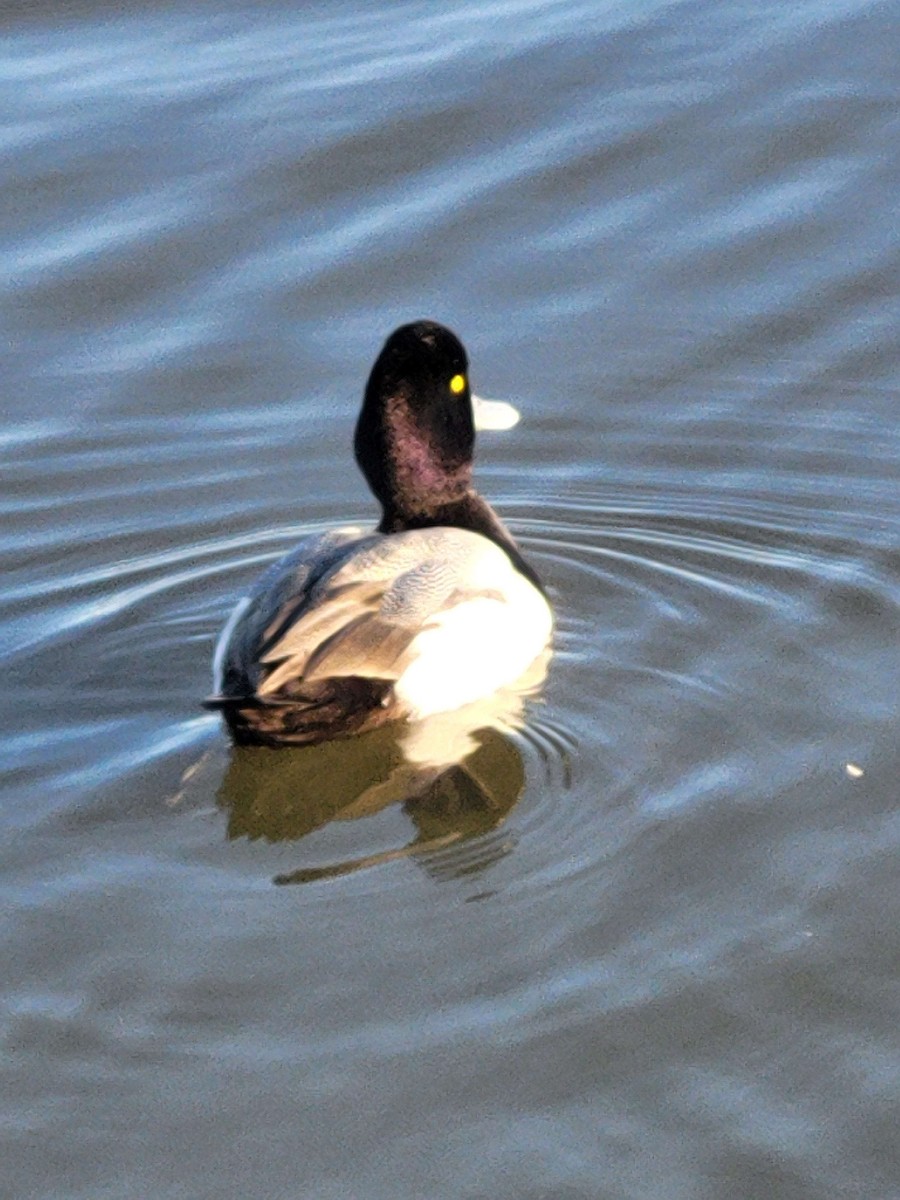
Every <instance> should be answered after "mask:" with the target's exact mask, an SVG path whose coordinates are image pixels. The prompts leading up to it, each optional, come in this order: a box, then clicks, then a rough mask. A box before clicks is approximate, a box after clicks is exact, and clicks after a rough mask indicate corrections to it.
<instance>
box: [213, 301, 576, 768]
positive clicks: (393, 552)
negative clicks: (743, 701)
mask: <svg viewBox="0 0 900 1200" xmlns="http://www.w3.org/2000/svg"><path fill="white" fill-rule="evenodd" d="M477 402H478V398H477V397H474V398H473V393H472V391H471V388H470V384H469V361H468V356H467V354H466V350H465V348H464V346H463V344H462V342H461V341H460V340H459V338H458V337H457V336H456V334H454V333H453V332H452V331H451V330H450V329H448V328H447V327H446V326H444V325H442V324H440V323H438V322H437V321H432V320H419V321H414V322H412V323H410V324H405V325H401V326H400V327H399V328H398V329H396V330H394V332H393V333H392V334H391V335H390V337H388V339H387V341H386V342H385V343H384V346H383V348H382V350H381V352H380V354H379V355H378V357H377V358H376V360H375V363H374V365H373V367H372V369H371V372H370V374H369V378H368V382H367V383H366V387H365V391H364V395H363V402H362V408H361V410H360V413H359V418H358V421H357V424H356V431H355V436H354V443H353V445H354V453H355V457H356V462H357V465H358V467H359V469H360V470H361V472H362V474H363V476H364V477H365V479H366V481H367V483H368V485H369V488H370V490H371V491H372V494H373V495H374V497H375V499H376V500H377V501H378V503H379V504H380V506H381V520H380V522H379V524H378V526H377V528H376V529H375V530H374V531H371V530H370V531H367V530H366V529H364V528H362V527H359V526H349V527H342V528H337V529H331V530H327V531H324V532H316V533H311V534H309V535H307V536H306V537H305V538H304V539H303V540H302V541H301V542H300V543H299V545H297V546H296V547H295V548H294V549H293V550H291V551H290V552H289V553H288V554H286V555H285V556H284V557H283V558H281V559H280V560H279V561H277V562H276V563H274V564H272V566H270V567H269V569H268V570H267V571H265V572H264V573H263V575H262V576H261V577H260V578H259V579H258V580H257V582H256V584H255V585H254V586H253V587H252V588H251V590H250V592H249V594H248V595H247V596H245V597H244V598H243V599H241V600H240V601H239V602H238V604H237V605H236V607H235V608H234V610H233V612H232V613H231V616H230V617H229V619H228V621H227V623H226V625H225V627H224V629H223V630H222V633H221V634H220V636H219V639H218V642H217V644H216V649H215V653H214V660H213V676H214V678H213V688H214V693H213V695H212V696H211V697H209V699H208V700H207V701H206V702H205V703H206V707H208V708H211V709H214V710H218V711H219V712H220V713H221V714H222V716H223V717H224V720H225V722H226V725H227V727H228V730H229V732H230V734H231V737H232V739H233V740H234V741H235V742H236V743H238V744H248V743H249V744H254V743H255V744H263V745H270V746H283V745H304V744H315V743H320V742H325V741H331V740H334V739H337V738H341V737H349V736H354V735H358V734H363V733H365V732H367V731H369V730H371V729H375V728H377V727H379V726H382V725H384V724H386V723H388V722H392V721H397V722H406V723H415V722H417V721H424V720H426V719H427V718H429V717H431V716H433V715H434V714H439V713H447V712H451V711H452V710H455V709H461V708H464V707H465V706H466V705H470V704H474V703H475V702H477V701H480V700H482V699H483V698H484V697H487V696H490V695H491V694H492V693H494V692H496V691H497V690H498V689H504V688H514V687H515V684H516V681H517V680H519V679H520V678H523V677H526V678H527V676H528V672H529V668H531V667H533V665H534V664H535V662H536V661H537V660H538V659H539V658H541V657H542V656H546V654H547V650H548V646H549V643H550V640H551V635H552V630H553V614H552V611H551V607H550V604H549V601H548V597H547V592H546V589H545V587H544V585H543V584H542V582H541V580H540V578H539V577H538V575H537V573H536V571H535V570H534V568H533V567H532V566H531V565H530V564H529V563H528V562H526V561H525V559H524V558H523V556H522V553H521V551H520V549H519V547H518V546H517V544H516V542H515V541H514V539H513V537H512V535H511V534H510V533H509V531H508V530H507V528H506V527H505V525H504V524H503V523H502V522H501V520H500V518H499V517H498V516H497V514H496V513H495V512H494V510H493V509H492V508H491V506H490V505H489V504H488V502H487V501H486V500H485V499H483V497H482V496H480V495H479V494H478V492H477V491H476V489H475V487H474V485H473V482H472V460H473V454H474V446H475V430H476V415H475V409H474V408H473V405H474V404H476V403H477ZM514 411H515V410H512V409H511V406H495V408H494V410H493V412H492V415H491V417H488V418H487V420H486V421H485V424H487V425H488V426H489V427H491V426H492V427H495V428H496V427H500V426H503V425H509V424H511V423H512V422H511V420H509V419H508V418H509V413H510V412H513V413H514Z"/></svg>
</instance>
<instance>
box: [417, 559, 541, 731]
mask: <svg viewBox="0 0 900 1200" xmlns="http://www.w3.org/2000/svg"><path fill="white" fill-rule="evenodd" d="M510 576H511V578H510V579H509V580H506V581H504V583H505V587H504V593H505V595H504V597H503V598H502V599H499V598H498V599H492V598H491V597H490V596H475V597H473V598H472V599H470V600H464V601H462V602H461V603H460V604H457V605H455V606H454V607H453V608H451V609H448V610H447V611H446V612H441V613H439V614H437V616H436V617H434V618H433V620H432V621H431V622H429V624H428V626H427V627H426V628H425V629H423V630H422V632H421V633H420V634H418V635H417V636H416V637H415V638H414V639H413V641H412V643H411V645H410V651H411V653H412V656H413V658H412V662H411V663H410V665H409V666H408V667H407V668H406V670H405V671H404V672H403V674H402V675H401V676H400V678H399V679H398V680H397V683H396V684H395V687H394V692H395V695H396V696H397V698H398V699H399V700H400V701H401V702H402V703H403V704H404V705H406V706H408V708H409V715H410V717H411V718H412V719H413V720H418V719H421V718H422V717H427V716H430V715H431V714H432V713H439V712H447V711H449V710H451V709H454V708H459V707H461V706H462V705H463V704H469V703H471V702H472V701H473V700H478V699H480V698H481V697H482V696H487V695H489V694H490V693H491V692H494V691H496V690H497V689H498V688H501V687H504V686H505V685H506V684H511V683H514V682H515V681H516V680H517V679H518V678H519V677H520V676H521V675H522V674H523V673H524V672H525V671H526V670H527V669H528V667H530V666H531V664H532V663H533V662H534V660H535V659H536V658H537V656H538V655H539V654H540V653H541V651H542V650H543V649H544V647H545V646H546V645H547V642H548V640H549V638H550V631H551V628H552V625H553V618H552V616H551V614H550V608H549V606H548V605H547V602H546V600H545V599H544V597H543V596H542V595H541V594H540V592H538V591H537V590H536V589H535V588H534V587H532V585H531V584H530V583H529V582H528V580H527V579H525V578H524V577H523V576H521V575H519V574H518V572H514V571H512V570H511V571H510Z"/></svg>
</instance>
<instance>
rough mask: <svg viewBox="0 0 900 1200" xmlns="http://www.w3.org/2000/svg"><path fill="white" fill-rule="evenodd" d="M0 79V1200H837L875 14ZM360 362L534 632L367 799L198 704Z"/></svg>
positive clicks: (885, 709) (850, 1015) (16, 69)
mask: <svg viewBox="0 0 900 1200" xmlns="http://www.w3.org/2000/svg"><path fill="white" fill-rule="evenodd" d="M3 34H4V36H3V43H2V58H0V89H2V102H3V107H2V111H3V114H4V117H3V124H2V130H0V136H2V147H3V155H4V170H3V172H2V175H0V194H2V199H0V204H2V211H3V221H2V230H3V235H2V246H0V260H2V271H0V295H2V304H3V329H4V335H5V336H4V344H5V353H4V359H5V363H4V386H3V388H2V404H3V426H2V452H3V466H4V477H5V481H6V486H5V488H4V490H3V495H2V506H3V514H4V520H3V526H2V533H0V554H2V567H3V578H4V589H3V596H2V600H0V628H2V645H3V649H4V678H5V682H6V686H5V688H4V692H3V698H2V705H3V728H4V731H5V739H4V746H5V753H4V755H3V804H2V809H0V824H2V830H3V838H2V852H0V853H2V874H0V889H2V903H3V910H4V913H5V917H6V919H5V921H4V926H3V933H2V943H0V944H2V961H3V963H4V969H3V972H2V978H3V984H2V1014H3V1015H2V1030H3V1033H2V1037H3V1047H4V1056H3V1059H2V1066H0V1077H2V1087H0V1096H2V1097H3V1099H2V1112H3V1123H2V1129H0V1191H2V1192H3V1194H4V1195H9V1196H15V1197H17V1198H19V1197H29V1198H30V1197H41V1198H43V1197H65V1198H66V1200H73V1198H76V1200H77V1198H80V1197H84V1198H88V1197H89V1198H90V1200H98V1198H102V1197H126V1196H127V1197H132V1196H140V1195H153V1196H156V1197H160V1198H162V1197H166V1198H168V1197H173V1198H174V1197H182V1196H185V1197H186V1196H190V1197H191V1198H192V1200H193V1198H196V1197H206V1196H209V1197H212V1196H216V1197H222V1196H242V1197H243V1196H274V1195H290V1196H304V1197H305V1196H309V1197H315V1198H316V1200H329V1198H331V1197H346V1196H365V1197H367V1200H374V1198H376V1197H382V1196H383V1197H386V1198H387V1197H391V1198H392V1200H396V1198H397V1197H420V1196H446V1197H460V1198H465V1200H473V1198H475V1197H492V1198H495V1197H510V1198H513V1197H515V1198H516V1200H537V1198H538V1197H551V1196H552V1197H553V1198H554V1200H573V1198H575V1197H585V1198H591V1200H594V1198H596V1197H610V1198H612V1197H615V1198H616V1200H618V1198H620V1197H628V1198H632V1197H633V1198H635V1200H637V1198H643V1197H651V1196H652V1197H658V1196H666V1197H668V1198H671V1200H695V1198H698V1200H699V1198H702V1200H706V1198H712V1197H723V1198H728V1200H733V1198H741V1197H746V1198H747V1200H757V1198H758V1197H760V1196H763V1195H766V1196H768V1195H772V1196H776V1197H779V1198H784V1200H795V1198H798V1200H799V1198H803V1200H806V1198H817V1200H818V1198H822V1200H835V1198H840V1197H848V1198H849V1197H854V1198H855V1197H860V1196H865V1197H866V1198H867V1200H869V1198H876V1197H885V1198H886V1197H891V1196H894V1195H896V1194H897V1192H898V1190H900V1183H898V1162H897V1157H898V1156H897V1150H896V1093H897V1084H898V1074H900V1055H898V1046H897V1034H896V1030H897V1019H898V1013H897V997H896V974H897V966H898V960H900V941H898V933H897V930H898V927H900V922H898V916H900V913H898V905H897V888H896V852H897V847H898V843H900V821H898V816H897V808H896V779H897V771H898V766H900V756H898V751H897V747H896V728H897V716H896V691H897V684H896V681H897V677H898V667H900V661H898V660H900V649H898V647H900V638H898V632H900V502H898V495H897V487H896V474H897V462H898V457H900V438H898V434H897V429H896V416H895V414H896V409H897V400H898V376H897V358H896V335H895V330H896V323H897V318H898V315H900V313H898V307H897V301H896V294H897V278H898V251H897V245H896V215H895V214H896V195H897V192H898V182H900V181H898V179H897V165H896V154H895V147H896V138H897V117H896V113H897V92H898V88H897V78H896V60H897V51H898V45H897V13H896V9H895V7H894V6H892V5H889V4H877V3H872V4H865V3H845V4H840V3H830V4H827V3H824V2H823V0H816V2H810V3H800V4H795V5H791V6H783V5H772V4H759V3H753V4H750V3H743V4H742V3H739V2H737V0H728V2H727V3H720V4H715V5H712V4H708V5H705V4H700V3H695V4H675V5H671V4H669V5H664V4H660V3H649V2H648V3H641V4H638V5H635V4H624V3H606V4H597V3H592V4H590V5H588V4H580V3H577V2H575V0H559V2H557V3H541V4H537V3H528V2H527V0H512V2H510V3H496V4H480V5H479V4H474V3H470V4H463V5H459V6H457V7H456V8H454V9H453V11H452V12H451V13H449V14H447V15H436V14H435V12H434V11H433V9H432V7H431V6H427V5H422V4H414V3H398V4H392V5H385V6H383V8H381V9H379V10H373V9H372V8H371V7H365V6H360V5H357V4H355V3H343V4H340V5H332V6H328V7H326V6H315V5H314V6H311V7H308V8H305V9H304V10H303V11H298V10H297V9H296V8H281V7H280V6H277V5H273V6H269V7H268V8H267V9H266V11H265V12H262V11H261V10H260V11H259V12H253V11H249V10H246V9H241V8H238V7H235V6H228V5H226V6H224V7H223V6H221V5H220V6H217V7H216V8H215V9H213V8H212V7H210V6H205V5H203V4H200V3H197V4H194V5H193V6H189V5H184V4H176V5H172V6H169V7H167V8H166V9H164V10H159V9H151V8H147V9H146V11H140V10H139V9H136V8H134V7H132V9H131V12H130V15H128V16H122V15H121V14H120V13H118V12H117V11H115V10H113V9H111V8H109V7H107V6H104V5H102V4H91V3H85V4H82V5H80V6H67V7H66V15H65V17H63V16H61V15H60V13H54V12H52V11H50V10H49V8H45V7H43V6H34V5H31V6H20V7H19V9H18V10H16V11H14V12H10V11H9V10H8V15H7V16H6V17H5V18H4V26H3ZM419 316H431V317H436V318H437V319H440V320H444V321H446V322H447V323H448V324H450V325H451V326H452V327H453V328H455V329H456V330H457V331H458V332H459V333H460V335H461V336H462V337H463V338H464V340H465V341H466V343H467V345H468V348H469V351H470V356H471V358H472V364H473V365H472V378H473V382H474V385H475V387H476V389H478V390H479V391H481V392H483V393H485V394H488V395H498V396H506V397H509V398H511V399H514V400H515V401H516V402H517V404H518V405H519V407H520V408H521V410H522V412H523V421H522V424H521V425H520V426H519V427H518V428H517V429H516V430H514V431H513V432H511V433H492V434H485V435H482V438H481V440H480V443H479V459H478V480H479V484H480V487H481V489H482V491H483V492H484V494H485V495H486V496H488V497H489V498H490V500H491V501H492V502H493V503H495V505H496V506H497V508H498V509H499V510H500V511H501V512H502V514H503V515H504V517H505V518H506V519H507V520H508V522H509V524H510V525H511V527H512V529H513V530H514V531H515V533H516V534H517V536H518V537H519V538H520V540H521V542H522V544H523V547H524V548H525V550H526V553H527V555H528V557H529V558H530V559H531V560H532V561H533V562H534V563H535V565H536V566H537V567H538V569H539V570H540V571H541V572H542V574H543V576H544V578H545V579H546V582H547V584H548V587H549V590H550V592H551V596H552V599H553V602H554V606H555V608H556V612H557V617H558V626H559V628H558V635H557V638H556V643H555V652H554V657H553V661H552V663H551V666H550V672H549V676H548V678H547V681H546V684H545V685H544V688H543V691H542V694H541V696H540V698H539V699H537V700H536V701H534V702H532V703H531V704H530V706H529V708H528V710H527V713H526V727H525V729H524V730H523V731H522V732H521V733H520V734H518V735H515V736H510V735H506V734H499V733H495V734H493V735H491V736H489V737H486V738H485V739H484V743H483V745H482V746H481V749H480V750H479V752H478V756H477V762H475V765H474V766H472V763H471V762H470V767H471V769H472V773H473V775H474V777H475V778H476V782H477V783H478V784H479V787H473V785H472V779H471V778H470V777H468V776H466V775H465V774H464V773H463V774H457V775H454V776H451V777H448V778H446V779H444V780H443V781H441V782H440V783H439V784H438V785H436V786H435V787H434V788H432V789H431V791H429V792H428V793H427V794H424V795H421V796H419V797H418V799H417V800H415V801H414V802H409V803H406V804H403V803H400V802H394V803H386V802H384V803H383V801H385V800H389V799H391V798H392V796H388V795H386V794H382V793H381V792H379V793H378V796H377V797H373V795H372V794H371V793H370V792H368V793H367V789H368V788H370V787H371V784H372V782H373V781H375V782H377V780H375V777H374V775H373V772H374V771H375V764H379V763H381V764H383V763H384V762H395V761H396V759H395V758H392V755H395V751H396V747H393V746H391V745H387V746H386V745H376V746H374V747H372V746H370V745H363V746H348V747H345V748H340V749H338V750H335V748H334V747H331V748H328V749H327V750H325V751H321V752H316V753H315V755H313V757H309V756H307V757H306V758H302V757H301V758H298V757H297V756H292V755H290V754H284V755H272V754H268V753H267V752H264V751H252V750H250V751H242V752H240V753H239V754H238V753H236V752H232V751H231V750H230V749H229V747H228V745H227V743H226V740H225V738H224V737H223V735H222V732H221V730H220V729H219V727H218V725H217V723H216V720H215V718H214V717H212V716H210V715H207V714H204V713H203V712H202V710H201V709H200V707H199V702H200V700H201V699H202V698H203V696H204V695H205V694H206V693H207V691H208V688H209V662H210V658H211V652H212V645H213V641H214V638H215V634H216V632H217V630H218V628H219V627H220V626H221V624H222V622H223V621H224V619H225V616H226V614H227V612H228V610H229V607H230V605H231V603H232V601H233V599H234V598H235V597H236V596H237V595H239V594H240V592H241V590H242V588H243V587H244V586H245V585H246V583H247V582H248V581H249V580H251V579H252V578H253V577H254V576H255V575H256V574H257V573H258V572H259V570H260V569H261V567H262V565H263V564H265V563H266V562H268V561H270V560H271V559H272V558H273V557H274V556H275V555H277V554H278V553H280V552H281V551H283V550H284V549H286V548H287V547H289V546H290V545H291V544H292V542H293V541H294V540H296V538H297V537H298V536H299V535H300V534H301V533H302V532H304V531H306V530H309V529H317V528H323V527H326V526H328V525H331V524H341V523H348V522H354V521H368V520H371V519H372V515H373V511H374V508H373V504H372V502H371V500H370V498H369V497H368V496H367V494H366V491H365V486H364V484H363V482H362V480H361V479H360V478H358V477H357V472H356V471H355V468H354V467H353V464H352V457H351V453H350V438H351V434H352V427H353V422H354V419H355V414H356V408H357V405H358V402H359V396H360V392H361V387H362V383H363V380H364V378H365V375H366V372H367V370H368V367H369V365H370V363H371V360H372V358H373V356H374V354H375V353H376V351H377V349H378V347H379V345H380V343H381V341H382V339H383V338H384V336H386V334H387V333H388V332H389V331H390V329H391V328H392V327H393V326H394V325H395V324H397V323H399V322H400V321H403V320H407V319H412V318H415V317H419ZM472 761H473V762H474V761H475V760H472ZM353 788H355V789H356V793H357V794H363V795H364V799H362V800H359V801H358V802H357V803H356V807H355V808H353V809H352V810H350V809H348V808H347V807H346V805H347V804H348V803H349V802H350V794H351V792H352V791H353ZM398 797H400V798H402V788H399V789H397V790H396V795H393V799H395V800H397V798H398ZM354 816H355V817H356V818H357V819H348V818H350V817H354Z"/></svg>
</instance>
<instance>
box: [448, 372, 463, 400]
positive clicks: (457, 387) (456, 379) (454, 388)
mask: <svg viewBox="0 0 900 1200" xmlns="http://www.w3.org/2000/svg"><path fill="white" fill-rule="evenodd" d="M465 386H466V377H465V375H454V376H453V378H452V379H451V380H450V391H451V392H453V394H454V396H458V395H459V393H460V392H461V391H463V390H464V389H465Z"/></svg>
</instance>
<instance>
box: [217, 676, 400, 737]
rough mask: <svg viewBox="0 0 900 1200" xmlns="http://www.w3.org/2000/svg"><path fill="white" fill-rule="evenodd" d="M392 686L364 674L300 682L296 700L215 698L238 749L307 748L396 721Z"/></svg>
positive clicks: (388, 682) (276, 697) (285, 697)
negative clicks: (264, 747)
mask: <svg viewBox="0 0 900 1200" xmlns="http://www.w3.org/2000/svg"><path fill="white" fill-rule="evenodd" d="M392 686H393V685H392V683H391V681H390V680H385V679H366V678H363V677H362V676H359V675H348V676H340V677H335V678H333V679H322V680H319V681H317V682H315V683H301V684H300V688H299V689H298V691H297V694H295V695H290V696H286V695H283V694H282V695H278V696H273V697H271V698H270V697H266V696H257V695H251V696H210V697H209V698H208V699H207V700H204V701H203V707H204V708H208V709H212V710H213V711H216V712H221V714H222V716H223V717H224V719H225V722H226V724H227V725H228V729H229V732H230V733H231V736H232V738H233V739H234V741H235V742H237V743H238V744H239V745H254V744H255V745H263V746H308V745H312V744H313V743H314V742H326V741H331V740H332V739H333V738H341V737H350V736H351V735H353V734H356V733H361V732H363V731H365V730H369V729H375V728H376V727H377V726H379V725H384V724H386V722H388V721H391V720H394V719H396V717H397V716H399V713H398V712H397V711H396V709H395V708H394V707H393V706H392V705H391V689H392Z"/></svg>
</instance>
